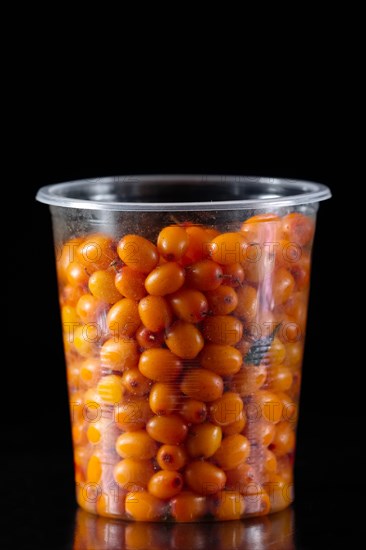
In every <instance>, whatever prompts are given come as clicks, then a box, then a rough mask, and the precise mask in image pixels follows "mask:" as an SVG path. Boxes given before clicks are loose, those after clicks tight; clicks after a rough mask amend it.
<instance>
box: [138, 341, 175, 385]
mask: <svg viewBox="0 0 366 550" xmlns="http://www.w3.org/2000/svg"><path fill="white" fill-rule="evenodd" d="M139 369H140V371H141V372H142V374H143V375H144V376H146V377H147V378H150V379H151V380H155V381H156V382H171V381H174V380H175V379H176V378H178V376H179V375H180V373H181V370H182V363H181V361H180V359H179V358H178V357H177V356H176V355H174V354H173V353H172V352H171V351H169V350H167V349H154V348H152V349H148V350H146V351H144V352H142V353H141V355H140V361H139Z"/></svg>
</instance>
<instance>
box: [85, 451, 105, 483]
mask: <svg viewBox="0 0 366 550" xmlns="http://www.w3.org/2000/svg"><path fill="white" fill-rule="evenodd" d="M101 476H102V464H101V462H100V458H99V457H98V456H96V455H92V456H91V457H90V458H89V462H88V466H87V469H86V479H87V481H88V482H89V483H99V481H100V478H101Z"/></svg>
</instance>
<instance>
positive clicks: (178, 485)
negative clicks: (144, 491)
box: [148, 470, 183, 499]
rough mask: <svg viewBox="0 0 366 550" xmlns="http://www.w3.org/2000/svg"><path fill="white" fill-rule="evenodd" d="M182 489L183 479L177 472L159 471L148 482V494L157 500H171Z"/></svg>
mask: <svg viewBox="0 0 366 550" xmlns="http://www.w3.org/2000/svg"><path fill="white" fill-rule="evenodd" d="M182 487H183V477H182V475H181V474H180V473H178V472H173V471H170V470H160V472H156V474H154V475H153V476H152V477H151V478H150V481H149V484H148V490H149V493H151V494H152V495H154V496H155V497H157V498H163V499H165V498H171V497H174V496H175V495H177V494H178V493H180V491H181V490H182Z"/></svg>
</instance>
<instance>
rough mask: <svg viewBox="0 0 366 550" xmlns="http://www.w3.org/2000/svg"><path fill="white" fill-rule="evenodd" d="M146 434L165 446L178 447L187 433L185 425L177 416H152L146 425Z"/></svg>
mask: <svg viewBox="0 0 366 550" xmlns="http://www.w3.org/2000/svg"><path fill="white" fill-rule="evenodd" d="M146 430H147V432H148V434H149V435H150V436H151V437H152V438H153V439H155V441H159V443H166V444H167V445H179V443H181V442H182V441H183V440H184V439H185V438H186V437H187V433H188V427H187V424H186V423H185V422H184V420H183V419H182V418H181V417H180V416H178V415H177V414H172V415H169V416H153V417H152V418H150V420H149V421H148V423H147V425H146Z"/></svg>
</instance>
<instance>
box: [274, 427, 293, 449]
mask: <svg viewBox="0 0 366 550" xmlns="http://www.w3.org/2000/svg"><path fill="white" fill-rule="evenodd" d="M271 450H272V451H273V452H274V454H275V455H276V456H283V455H285V454H287V453H292V452H293V451H294V450H295V432H294V430H293V426H291V424H290V423H289V422H280V423H279V424H277V426H276V432H275V436H274V439H273V441H272V443H271Z"/></svg>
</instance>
